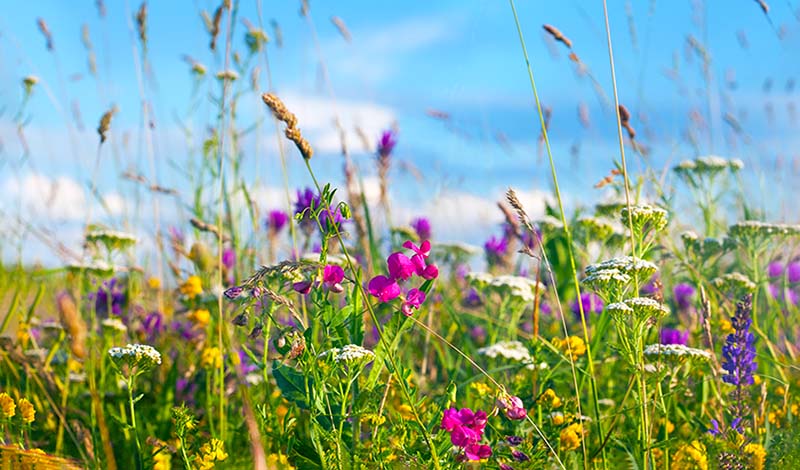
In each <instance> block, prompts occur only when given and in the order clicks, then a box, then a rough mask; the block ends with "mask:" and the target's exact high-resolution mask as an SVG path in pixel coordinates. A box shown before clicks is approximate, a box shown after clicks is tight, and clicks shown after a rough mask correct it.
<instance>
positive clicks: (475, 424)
mask: <svg viewBox="0 0 800 470" xmlns="http://www.w3.org/2000/svg"><path fill="white" fill-rule="evenodd" d="M486 422H487V415H486V412H484V411H480V410H478V411H475V412H473V411H472V410H471V409H469V408H462V409H460V410H456V409H455V408H450V409H447V410H445V411H444V414H443V416H442V423H441V427H442V429H444V430H445V431H447V432H449V433H450V442H451V443H452V444H453V445H454V446H457V447H461V448H462V449H463V450H464V455H465V456H466V458H467V459H468V460H483V459H486V458H489V457H490V456H491V455H492V449H491V447H489V446H488V445H483V444H480V443H479V442H480V440H481V439H482V438H483V431H484V429H485V428H486Z"/></svg>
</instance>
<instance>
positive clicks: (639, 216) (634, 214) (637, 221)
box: [620, 204, 668, 233]
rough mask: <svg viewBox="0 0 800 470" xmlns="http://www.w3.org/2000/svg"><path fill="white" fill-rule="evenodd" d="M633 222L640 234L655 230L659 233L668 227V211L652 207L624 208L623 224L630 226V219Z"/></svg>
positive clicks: (622, 213) (622, 214)
mask: <svg viewBox="0 0 800 470" xmlns="http://www.w3.org/2000/svg"><path fill="white" fill-rule="evenodd" d="M629 217H630V221H631V222H633V226H634V228H635V229H636V231H637V232H638V233H644V232H645V231H649V230H653V231H656V232H659V231H661V230H663V229H664V227H666V226H667V222H668V220H667V211H665V210H664V209H662V208H660V207H657V206H651V205H646V204H642V205H637V206H631V207H630V210H629V208H628V207H623V208H622V211H621V220H620V221H621V222H622V223H623V224H626V225H627V224H628V218H629Z"/></svg>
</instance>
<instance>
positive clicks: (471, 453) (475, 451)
mask: <svg viewBox="0 0 800 470" xmlns="http://www.w3.org/2000/svg"><path fill="white" fill-rule="evenodd" d="M464 454H465V455H466V456H467V459H469V460H483V459H488V458H489V457H491V456H492V448H491V447H489V446H488V445H486V444H472V445H468V446H466V447H464Z"/></svg>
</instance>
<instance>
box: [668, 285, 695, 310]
mask: <svg viewBox="0 0 800 470" xmlns="http://www.w3.org/2000/svg"><path fill="white" fill-rule="evenodd" d="M672 293H673V295H675V303H676V304H678V308H679V309H680V310H686V309H688V308H689V307H691V306H692V297H694V293H695V289H694V287H692V285H691V284H687V283H685V282H683V283H680V284H678V285H676V286H675V287H674V288H673V289H672Z"/></svg>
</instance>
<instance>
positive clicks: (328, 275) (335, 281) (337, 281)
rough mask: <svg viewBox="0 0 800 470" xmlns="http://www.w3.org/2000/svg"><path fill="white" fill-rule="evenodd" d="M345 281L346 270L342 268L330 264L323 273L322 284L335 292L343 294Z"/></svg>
mask: <svg viewBox="0 0 800 470" xmlns="http://www.w3.org/2000/svg"><path fill="white" fill-rule="evenodd" d="M343 280H344V270H343V269H342V268H341V266H336V265H334V264H329V265H327V266H325V269H324V270H323V273H322V282H323V283H324V284H325V285H326V286H327V287H328V288H329V289H330V290H331V291H333V292H342V291H343V290H344V287H342V284H341V282H342V281H343Z"/></svg>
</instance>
